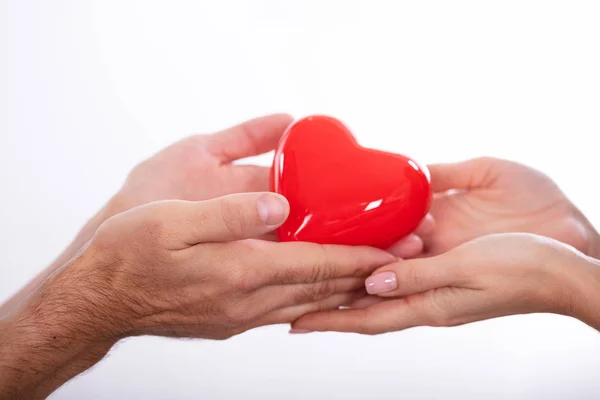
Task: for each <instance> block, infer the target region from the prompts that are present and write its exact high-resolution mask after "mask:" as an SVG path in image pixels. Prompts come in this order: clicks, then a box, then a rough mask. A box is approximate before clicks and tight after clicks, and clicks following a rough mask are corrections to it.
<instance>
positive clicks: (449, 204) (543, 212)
mask: <svg viewBox="0 0 600 400" xmlns="http://www.w3.org/2000/svg"><path fill="white" fill-rule="evenodd" d="M475 163H478V165H473V168H472V169H471V170H470V171H468V172H467V174H468V176H467V177H466V179H465V177H463V178H460V177H458V178H457V177H456V173H457V172H460V173H462V174H465V170H464V169H465V167H464V166H463V167H462V168H463V169H462V171H443V170H442V169H443V168H445V167H446V166H433V167H432V181H433V184H434V186H438V187H440V188H441V189H442V190H443V191H446V190H448V189H450V187H448V182H440V180H446V179H447V178H449V176H450V174H452V175H453V177H452V178H449V179H451V180H453V183H454V184H455V185H456V186H458V185H462V186H465V187H461V188H460V189H462V190H459V191H454V192H443V193H439V194H436V195H435V197H434V201H433V205H432V210H431V213H432V214H433V216H434V218H435V220H436V224H437V228H436V230H435V232H433V233H432V234H431V235H429V236H428V237H426V238H424V239H425V243H426V247H427V252H428V254H430V255H435V254H439V253H443V252H446V251H448V250H450V249H452V248H454V247H456V246H458V245H460V244H462V243H465V242H468V241H470V240H472V239H474V238H477V237H480V236H484V235H488V234H492V233H506V232H528V233H535V234H538V235H543V236H547V237H551V238H554V239H556V240H559V241H562V242H564V243H567V244H570V245H572V246H574V247H575V248H577V249H579V250H581V251H586V250H587V244H588V240H587V238H586V236H585V232H586V229H585V224H586V223H587V221H585V218H583V216H582V215H581V213H580V212H579V211H578V210H577V209H576V208H575V207H574V206H573V205H572V204H571V202H570V201H569V200H568V199H567V198H566V197H565V195H564V194H563V193H562V192H561V191H560V189H559V188H558V187H557V186H556V185H555V184H554V182H552V180H550V179H549V178H548V177H547V176H545V175H544V174H542V173H540V172H539V171H536V170H534V169H531V168H528V167H526V166H523V165H520V164H517V163H513V162H509V161H503V160H496V159H479V160H476V161H475ZM438 172H440V173H439V174H438ZM436 178H437V179H438V182H436ZM457 181H460V182H458V183H457Z"/></svg>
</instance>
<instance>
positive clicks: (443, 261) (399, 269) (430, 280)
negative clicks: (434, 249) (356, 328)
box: [365, 255, 462, 297]
mask: <svg viewBox="0 0 600 400" xmlns="http://www.w3.org/2000/svg"><path fill="white" fill-rule="evenodd" d="M459 271H460V270H459V269H458V268H456V266H455V265H454V264H453V262H452V257H445V256H443V255H442V256H438V257H431V258H421V259H415V260H407V261H400V262H397V263H394V264H390V265H387V266H385V267H382V268H379V269H378V270H377V271H375V272H374V273H373V275H371V276H370V277H368V278H367V280H366V281H365V288H366V289H367V292H368V293H369V294H372V295H378V296H381V297H398V296H407V295H410V294H415V293H422V292H426V291H428V290H432V289H436V288H440V287H446V286H458V285H460V284H461V283H462V280H461V278H460V276H459Z"/></svg>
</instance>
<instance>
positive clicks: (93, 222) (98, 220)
mask: <svg viewBox="0 0 600 400" xmlns="http://www.w3.org/2000/svg"><path fill="white" fill-rule="evenodd" d="M121 203H122V202H121V200H120V195H119V194H117V195H116V196H114V197H113V198H112V199H111V200H110V201H109V202H108V203H107V204H106V205H105V206H104V207H103V208H102V209H101V210H100V211H99V212H98V213H97V214H96V215H95V216H94V217H92V219H90V220H89V221H88V223H87V224H86V225H85V226H84V227H83V228H82V229H81V231H80V232H79V233H78V234H77V236H76V237H75V239H74V240H73V241H72V242H71V244H69V246H68V247H67V248H66V249H65V250H64V251H63V252H62V253H61V254H60V255H59V256H58V257H57V258H56V259H55V260H54V262H52V264H50V265H49V266H48V267H46V268H45V269H44V270H42V271H41V272H40V273H38V275H36V276H35V277H34V278H33V279H32V280H31V281H30V282H28V283H27V284H26V285H25V286H24V287H22V288H21V289H20V290H19V291H18V292H17V293H15V294H14V295H13V296H12V297H11V298H9V299H8V300H7V301H6V302H5V303H3V304H1V305H0V321H1V320H3V319H6V318H8V317H10V315H12V314H14V313H16V312H17V311H18V309H19V308H20V307H21V306H23V304H24V303H25V300H27V299H28V298H29V297H30V296H31V294H32V293H34V292H35V290H36V289H37V288H39V287H40V286H41V285H42V284H43V283H44V282H45V281H46V280H47V279H48V277H49V276H51V275H52V273H54V272H55V271H56V270H57V269H59V268H60V267H62V266H64V265H65V264H67V263H68V262H69V261H70V260H72V259H73V258H74V257H76V256H77V254H78V253H79V252H81V251H82V249H83V248H84V247H85V245H86V244H87V243H88V242H89V241H90V240H91V238H92V237H93V236H94V233H95V232H96V230H97V229H98V227H99V226H100V225H101V224H102V223H103V222H104V221H106V220H107V219H108V218H110V217H111V216H113V215H116V214H118V213H120V212H122V208H123V205H122V204H121Z"/></svg>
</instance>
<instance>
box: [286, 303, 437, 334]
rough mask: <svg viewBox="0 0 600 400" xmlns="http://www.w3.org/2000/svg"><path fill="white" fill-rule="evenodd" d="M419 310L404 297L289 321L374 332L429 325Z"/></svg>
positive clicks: (295, 326) (304, 327)
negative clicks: (364, 306) (365, 306)
mask: <svg viewBox="0 0 600 400" xmlns="http://www.w3.org/2000/svg"><path fill="white" fill-rule="evenodd" d="M420 309H421V308H420V307H419V308H416V307H410V305H409V303H408V302H407V301H406V300H405V299H394V300H386V301H384V302H381V303H378V304H375V305H372V306H370V307H367V308H360V309H347V310H330V311H320V312H316V313H311V314H306V315H304V316H302V317H300V318H299V319H298V320H296V321H295V322H293V323H292V329H294V330H303V331H306V330H308V331H317V332H325V331H335V332H355V333H362V334H367V335H376V334H381V333H385V332H393V331H399V330H403V329H408V328H412V327H415V326H420V325H429V324H431V322H430V321H429V320H428V318H427V317H426V316H424V315H422V314H421V313H420V312H419V310H420Z"/></svg>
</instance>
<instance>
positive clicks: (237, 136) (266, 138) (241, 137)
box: [206, 114, 293, 163]
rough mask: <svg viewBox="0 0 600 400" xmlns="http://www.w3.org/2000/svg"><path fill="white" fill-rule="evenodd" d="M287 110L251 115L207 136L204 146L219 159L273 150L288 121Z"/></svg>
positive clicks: (231, 159)
mask: <svg viewBox="0 0 600 400" xmlns="http://www.w3.org/2000/svg"><path fill="white" fill-rule="evenodd" d="M292 120H293V119H292V117H291V116H290V115H287V114H274V115H269V116H265V117H260V118H256V119H252V120H250V121H246V122H243V123H241V124H239V125H237V126H234V127H232V128H229V129H226V130H224V131H221V132H217V133H215V134H213V135H210V136H207V138H206V140H207V142H206V143H207V150H208V151H209V152H210V153H211V154H213V155H215V156H216V157H218V158H219V159H220V160H221V161H222V162H223V163H228V162H232V161H235V160H238V159H240V158H245V157H250V156H255V155H259V154H262V153H266V152H268V151H271V150H273V149H274V148H275V147H276V146H277V143H278V142H279V139H280V138H281V135H283V133H284V132H285V129H286V128H287V127H288V126H289V125H290V123H291V122H292Z"/></svg>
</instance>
